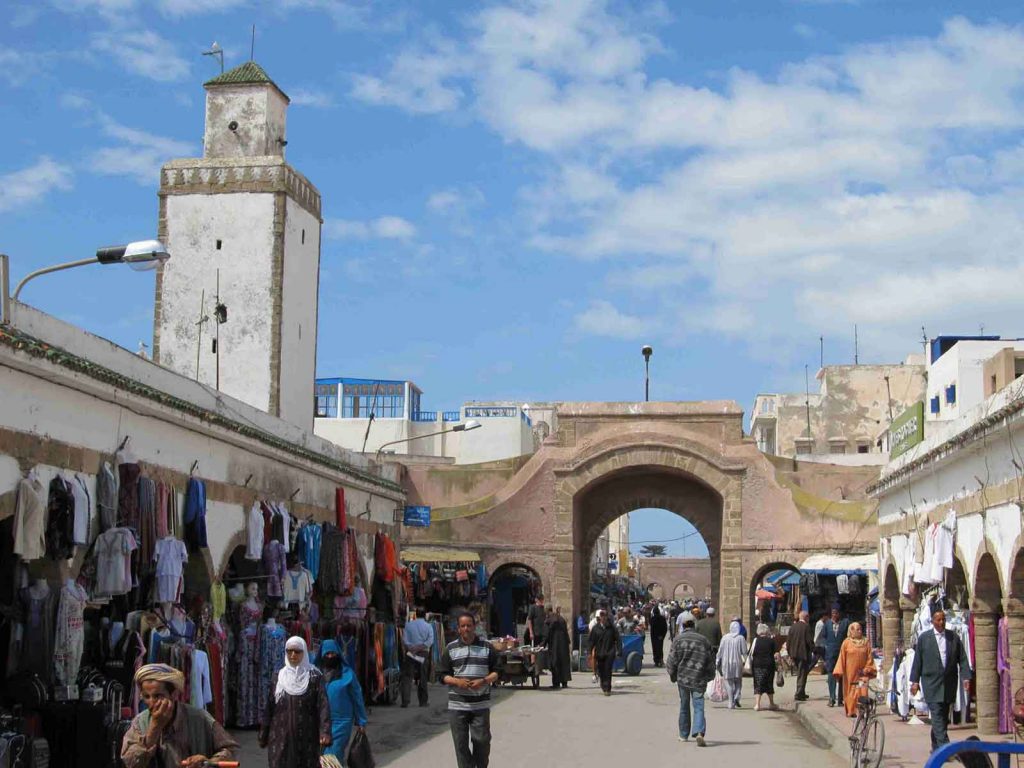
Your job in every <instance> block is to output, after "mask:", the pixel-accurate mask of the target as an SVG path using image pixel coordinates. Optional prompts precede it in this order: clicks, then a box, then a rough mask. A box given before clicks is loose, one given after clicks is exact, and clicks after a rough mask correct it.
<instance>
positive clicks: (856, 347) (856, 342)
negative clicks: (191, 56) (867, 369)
mask: <svg viewBox="0 0 1024 768" xmlns="http://www.w3.org/2000/svg"><path fill="white" fill-rule="evenodd" d="M853 364H854V365H860V337H859V336H858V335H857V324H856V323H854V325H853Z"/></svg>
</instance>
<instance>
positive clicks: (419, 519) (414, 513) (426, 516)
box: [402, 507, 430, 528]
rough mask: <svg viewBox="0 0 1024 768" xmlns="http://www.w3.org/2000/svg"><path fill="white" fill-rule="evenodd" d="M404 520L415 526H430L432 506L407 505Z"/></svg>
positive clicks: (407, 523)
mask: <svg viewBox="0 0 1024 768" xmlns="http://www.w3.org/2000/svg"><path fill="white" fill-rule="evenodd" d="M402 522H403V523H405V524H406V525H408V526H411V527H414V528H429V527H430V507H406V508H405V517H404V518H403V519H402Z"/></svg>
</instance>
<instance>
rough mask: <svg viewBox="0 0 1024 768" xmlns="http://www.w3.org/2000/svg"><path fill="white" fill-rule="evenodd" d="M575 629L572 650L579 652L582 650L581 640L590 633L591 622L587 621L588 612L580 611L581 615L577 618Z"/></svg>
mask: <svg viewBox="0 0 1024 768" xmlns="http://www.w3.org/2000/svg"><path fill="white" fill-rule="evenodd" d="M573 629H574V631H573V633H572V649H573V650H574V651H578V650H580V638H581V637H583V636H584V635H586V634H587V633H588V632H590V622H588V621H587V612H586V611H580V615H579V616H577V617H576V626H575V627H574V628H573Z"/></svg>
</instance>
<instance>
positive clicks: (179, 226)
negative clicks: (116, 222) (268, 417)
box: [160, 194, 312, 411]
mask: <svg viewBox="0 0 1024 768" xmlns="http://www.w3.org/2000/svg"><path fill="white" fill-rule="evenodd" d="M273 221H274V196H273V195H272V194H227V195H169V196H168V197H167V243H166V245H167V247H168V250H169V251H170V252H171V254H172V255H171V258H170V259H169V260H168V261H167V262H166V263H165V264H164V266H163V283H162V311H161V317H160V363H161V364H162V365H165V366H167V367H168V368H171V369H173V370H175V371H177V372H178V373H181V374H183V375H184V376H187V377H188V378H194V377H195V371H196V351H197V343H196V342H197V336H198V332H199V331H198V327H197V326H196V322H197V320H198V319H199V316H200V298H201V296H202V293H203V291H205V305H204V306H203V310H204V312H205V314H207V315H209V316H210V318H211V320H210V322H209V323H206V324H205V326H204V328H203V332H202V335H203V339H202V344H201V346H200V347H199V348H198V351H199V380H200V381H201V382H202V383H204V384H208V385H210V386H213V385H214V383H215V381H216V356H215V355H214V354H213V353H212V351H211V338H212V334H213V333H214V332H215V323H214V322H213V309H214V304H215V301H214V295H215V293H216V285H217V270H218V268H219V269H220V270H221V274H220V295H221V301H223V302H224V303H225V304H226V305H227V307H228V322H227V323H225V324H224V325H222V326H221V327H220V390H221V391H222V392H224V393H225V394H227V395H230V396H231V397H235V398H237V399H239V400H242V401H243V402H246V403H249V404H250V405H252V406H254V407H256V408H259V409H260V410H262V411H266V410H268V409H269V406H270V386H271V382H270V348H271V308H272V306H273V296H272V292H271V287H272V284H271V267H272V256H273V234H274V233H273ZM217 240H220V241H221V250H219V251H218V250H217V249H216V241H217ZM310 386H312V384H311V385H310ZM309 402H312V394H310V401H309Z"/></svg>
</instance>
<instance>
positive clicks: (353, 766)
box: [346, 730, 377, 768]
mask: <svg viewBox="0 0 1024 768" xmlns="http://www.w3.org/2000/svg"><path fill="white" fill-rule="evenodd" d="M346 764H347V765H348V768H374V767H375V766H376V765H377V763H376V762H375V761H374V759H373V753H372V752H370V740H369V739H368V738H366V731H362V730H360V731H356V735H355V736H354V737H353V739H352V743H351V744H349V747H348V760H346Z"/></svg>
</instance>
